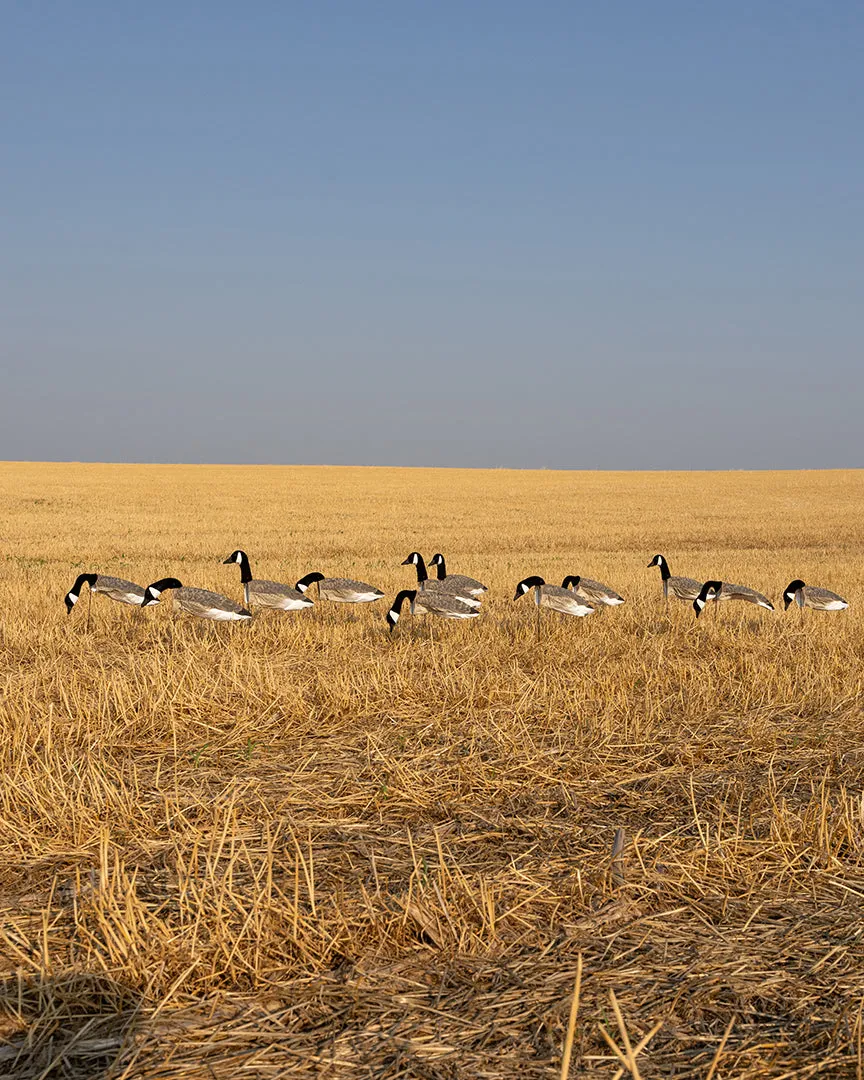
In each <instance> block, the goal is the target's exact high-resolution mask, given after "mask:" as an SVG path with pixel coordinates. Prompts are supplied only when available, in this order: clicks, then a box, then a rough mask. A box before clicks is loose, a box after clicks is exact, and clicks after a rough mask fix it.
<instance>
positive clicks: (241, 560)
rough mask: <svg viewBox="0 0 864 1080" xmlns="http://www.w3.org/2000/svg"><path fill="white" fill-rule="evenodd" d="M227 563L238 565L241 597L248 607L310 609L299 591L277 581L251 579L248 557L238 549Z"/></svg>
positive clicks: (289, 609) (306, 599) (310, 602)
mask: <svg viewBox="0 0 864 1080" xmlns="http://www.w3.org/2000/svg"><path fill="white" fill-rule="evenodd" d="M227 563H238V564H239V566H240V583H241V584H242V586H243V596H244V599H245V601H246V604H247V606H248V605H252V604H254V605H256V606H257V607H265V608H275V609H276V610H278V611H302V610H303V609H304V608H310V607H312V603H313V601H312V600H310V599H309V597H308V596H304V594H303V593H302V592H300V590H299V589H294V588H292V587H291V586H290V585H283V584H282V583H281V582H279V581H265V580H264V579H263V578H253V577H252V567H251V566H250V565H249V556H248V555H247V554H246V552H245V551H241V550H240V549H239V548H238V549H237V550H236V551H233V552H232V553H231V554H230V555H229V556H228V558H227V559H225V564H227Z"/></svg>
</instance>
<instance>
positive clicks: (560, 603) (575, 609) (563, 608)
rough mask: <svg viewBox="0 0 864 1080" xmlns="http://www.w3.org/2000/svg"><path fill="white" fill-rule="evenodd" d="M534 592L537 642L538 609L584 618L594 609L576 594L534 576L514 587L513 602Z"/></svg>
mask: <svg viewBox="0 0 864 1080" xmlns="http://www.w3.org/2000/svg"><path fill="white" fill-rule="evenodd" d="M531 589H533V590H534V603H535V604H536V605H537V640H538V641H539V640H540V609H541V608H544V607H545V608H549V610H550V611H560V612H561V613H562V615H575V616H577V617H578V618H580V619H581V618H584V616H585V615H590V614H591V613H592V612H593V611H594V608H593V607H592V605H591V604H589V603H588V601H587V600H584V599H583V598H582V597H581V596H579V595H578V594H577V593H573V592H571V591H570V590H569V589H565V588H562V586H560V585H547V584H546V582H545V581H544V580H543V578H542V577H537V576H536V575H534V576H532V577H526V578H523V579H522V581H520V582H519V584H518V585H517V586H516V595H515V596H514V597H513V599H514V600H518V599H519V597H520V596H524V595H525V593H527V592H528V591H529V590H531Z"/></svg>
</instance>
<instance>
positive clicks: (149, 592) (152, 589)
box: [141, 577, 183, 607]
mask: <svg viewBox="0 0 864 1080" xmlns="http://www.w3.org/2000/svg"><path fill="white" fill-rule="evenodd" d="M182 588H183V582H182V581H178V580H177V578H176V577H165V578H160V579H159V580H158V581H154V582H153V584H152V585H148V586H147V588H146V589H145V590H144V599H143V600H142V601H141V607H150V605H151V604H158V603H159V597H160V596H161V595H162V593H163V592H165V590H166V589H182Z"/></svg>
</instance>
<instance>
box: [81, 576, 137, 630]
mask: <svg viewBox="0 0 864 1080" xmlns="http://www.w3.org/2000/svg"><path fill="white" fill-rule="evenodd" d="M85 585H88V586H89V589H88V592H87V623H86V627H87V628H88V629H89V626H90V601H91V597H92V596H93V593H102V595H103V596H107V597H108V599H109V600H116V601H117V603H118V604H130V605H132V606H133V607H140V606H141V601H142V600H143V599H144V590H143V589H142V588H141V586H140V585H136V584H135V582H134V581H126V580H125V578H119V577H109V576H108V575H107V574H79V575H78V577H77V578H76V579H75V584H74V585H73V586H72V588H71V589H70V590H69V592H68V593H66V595H65V596H64V597H63V603H64V604H65V605H66V614H67V615H69V614H71V612H72V608H73V607H75V605H76V604H77V603H78V597H79V596H80V595H81V590H82V589H83V588H84V586H85Z"/></svg>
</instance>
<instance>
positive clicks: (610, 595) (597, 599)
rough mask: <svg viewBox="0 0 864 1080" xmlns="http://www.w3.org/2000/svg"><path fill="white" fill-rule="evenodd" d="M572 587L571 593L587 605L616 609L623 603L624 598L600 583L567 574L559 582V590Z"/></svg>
mask: <svg viewBox="0 0 864 1080" xmlns="http://www.w3.org/2000/svg"><path fill="white" fill-rule="evenodd" d="M570 585H572V587H573V592H574V593H575V594H576V595H577V596H581V597H583V598H584V599H585V600H587V601H588V603H589V604H602V605H605V606H606V607H617V606H618V604H623V603H624V597H623V596H619V594H618V593H617V592H615V590H614V589H610V588H609V586H608V585H604V584H602V582H600V581H592V580H591V578H584V577H580V576H579V575H578V574H568V575H567V577H565V578H564V580H563V581H562V582H561V588H562V589H566V588H567V587H568V586H570Z"/></svg>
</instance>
